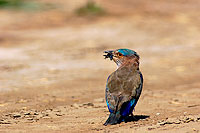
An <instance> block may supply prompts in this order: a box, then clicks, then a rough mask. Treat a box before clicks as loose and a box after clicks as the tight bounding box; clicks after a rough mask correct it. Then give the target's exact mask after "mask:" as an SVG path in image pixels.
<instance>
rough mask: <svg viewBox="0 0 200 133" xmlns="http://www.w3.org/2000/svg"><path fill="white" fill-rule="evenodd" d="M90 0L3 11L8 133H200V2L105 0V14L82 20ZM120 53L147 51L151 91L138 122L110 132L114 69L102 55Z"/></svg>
mask: <svg viewBox="0 0 200 133" xmlns="http://www.w3.org/2000/svg"><path fill="white" fill-rule="evenodd" d="M43 2H52V3H54V1H53V0H51V1H50V0H43ZM84 2H85V1H82V2H79V1H78V0H76V1H74V2H69V1H63V2H60V5H62V6H61V7H60V8H59V9H53V10H47V11H41V12H26V13H25V12H23V11H8V10H1V11H0V23H1V25H0V73H1V74H0V91H1V93H0V132H12V133H15V132H16V133H17V132H20V133H21V132H48V133H49V132H181V133H183V132H188V133H189V132H200V126H199V125H200V82H199V79H200V69H199V66H200V54H199V50H200V37H199V34H200V28H199V27H200V25H199V24H200V19H199V17H198V16H199V15H200V13H199V12H198V8H199V6H200V4H199V1H195V0H191V1H189V2H187V1H185V3H183V2H180V1H159V0H156V1H153V0H151V1H148V2H144V1H140V2H137V1H127V2H123V1H122V0H116V1H115V2H112V1H110V2H108V1H106V0H102V1H97V2H98V3H99V4H100V5H102V6H103V7H105V9H106V11H107V12H108V14H107V15H105V16H101V17H94V16H93V17H91V16H88V17H77V16H75V15H74V14H73V11H74V9H76V8H77V7H79V6H80V5H81V4H83V3H84ZM115 9H118V10H115ZM117 48H130V49H133V50H135V51H137V52H138V53H139V55H140V56H141V63H140V68H141V71H142V73H143V75H144V88H143V92H142V95H141V98H140V100H139V102H138V104H137V106H136V110H135V112H134V114H135V117H136V118H137V120H130V122H127V123H121V124H118V125H114V126H106V127H105V126H103V125H102V124H103V123H104V122H105V120H106V119H107V117H108V114H109V112H108V110H107V107H106V103H105V99H104V91H105V83H106V79H107V77H108V75H109V74H110V73H111V72H113V71H114V70H115V69H116V66H115V64H114V63H113V62H110V61H109V60H104V59H103V56H102V54H103V51H104V50H108V49H117Z"/></svg>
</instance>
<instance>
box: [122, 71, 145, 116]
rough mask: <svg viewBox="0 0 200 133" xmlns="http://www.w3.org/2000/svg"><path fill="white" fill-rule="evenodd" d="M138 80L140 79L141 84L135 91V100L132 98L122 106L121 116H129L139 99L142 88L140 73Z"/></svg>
mask: <svg viewBox="0 0 200 133" xmlns="http://www.w3.org/2000/svg"><path fill="white" fill-rule="evenodd" d="M140 79H141V84H140V85H139V87H138V89H136V91H137V94H136V98H133V99H131V100H130V101H128V102H126V103H124V104H123V106H122V108H121V115H122V116H127V115H129V114H131V113H132V112H133V110H134V108H135V106H136V104H137V101H138V99H139V97H140V94H141V92H142V87H143V76H142V74H141V73H140Z"/></svg>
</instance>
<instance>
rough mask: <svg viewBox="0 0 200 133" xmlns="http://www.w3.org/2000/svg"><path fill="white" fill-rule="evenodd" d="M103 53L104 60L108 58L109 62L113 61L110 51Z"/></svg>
mask: <svg viewBox="0 0 200 133" xmlns="http://www.w3.org/2000/svg"><path fill="white" fill-rule="evenodd" d="M104 53H105V55H103V56H105V58H104V59H107V58H110V60H113V56H114V55H113V51H112V50H110V51H104Z"/></svg>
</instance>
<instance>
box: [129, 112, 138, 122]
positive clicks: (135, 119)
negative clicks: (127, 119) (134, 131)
mask: <svg viewBox="0 0 200 133" xmlns="http://www.w3.org/2000/svg"><path fill="white" fill-rule="evenodd" d="M131 117H132V119H133V120H134V121H137V120H138V119H137V118H135V116H134V115H133V112H132V113H131Z"/></svg>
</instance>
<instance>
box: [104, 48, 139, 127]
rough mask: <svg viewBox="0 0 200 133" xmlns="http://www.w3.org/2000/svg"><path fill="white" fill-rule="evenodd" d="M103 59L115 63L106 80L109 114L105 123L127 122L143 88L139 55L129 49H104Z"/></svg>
mask: <svg viewBox="0 0 200 133" xmlns="http://www.w3.org/2000/svg"><path fill="white" fill-rule="evenodd" d="M104 53H105V55H103V56H105V59H107V58H109V59H110V60H111V61H114V62H115V63H116V65H117V69H116V70H115V71H114V72H113V73H111V74H110V75H109V76H108V78H107V82H106V90H105V99H106V103H107V107H108V110H109V112H110V115H109V117H108V119H107V120H106V122H105V123H104V125H105V126H107V125H115V124H120V123H121V122H123V121H124V122H127V121H128V119H130V116H132V118H134V115H133V110H134V108H135V106H136V104H137V102H138V100H139V97H140V95H141V92H142V88H143V75H142V73H141V72H140V69H139V59H140V57H139V55H138V54H137V53H136V52H135V51H133V50H130V49H116V50H108V51H104Z"/></svg>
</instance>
